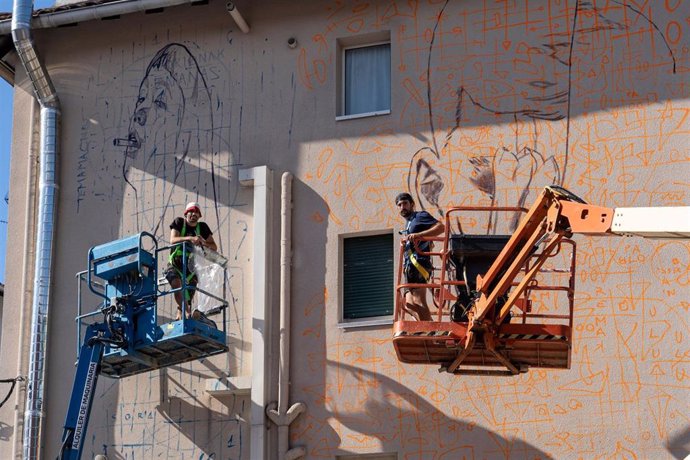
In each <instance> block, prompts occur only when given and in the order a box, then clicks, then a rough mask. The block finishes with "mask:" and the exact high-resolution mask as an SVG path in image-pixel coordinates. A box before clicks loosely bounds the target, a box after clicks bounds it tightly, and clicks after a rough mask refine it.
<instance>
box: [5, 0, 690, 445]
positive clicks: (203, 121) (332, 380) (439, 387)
mask: <svg viewBox="0 0 690 460" xmlns="http://www.w3.org/2000/svg"><path fill="white" fill-rule="evenodd" d="M596 3H597V5H596V6H597V7H598V8H594V7H592V6H591V5H590V4H589V3H585V2H577V4H578V5H580V7H579V8H578V10H577V14H576V10H575V5H576V2H575V1H574V0H573V1H570V2H563V1H556V0H551V1H548V0H543V1H538V2H529V3H523V2H507V3H506V2H503V3H495V2H491V1H488V0H485V1H475V0H472V1H462V2H460V1H455V2H453V1H451V2H448V3H447V4H446V3H443V2H428V3H427V2H424V3H419V4H417V3H410V2H395V1H393V2H370V3H349V2H348V3H346V4H342V3H341V2H335V1H334V2H299V8H297V7H296V6H295V2H282V1H274V2H261V4H260V5H259V4H257V2H245V3H240V2H238V7H239V9H240V11H241V12H242V13H243V15H244V16H245V17H246V19H247V21H248V22H249V23H250V25H251V28H252V30H251V32H250V33H249V34H246V35H244V34H242V33H240V32H239V31H238V30H237V27H236V26H235V25H234V23H233V22H232V20H231V18H230V17H229V16H228V15H227V13H226V12H225V5H224V2H217V1H211V2H209V5H202V6H194V7H191V6H184V7H177V8H170V9H166V11H165V12H164V13H160V14H149V15H144V14H136V15H129V16H126V17H123V18H121V19H119V20H111V21H100V22H94V23H89V24H81V25H79V26H77V27H70V28H61V29H53V30H45V31H36V33H35V36H36V43H37V46H38V48H39V50H40V51H41V55H42V56H43V57H44V59H45V61H46V63H47V66H48V69H49V71H50V74H51V76H52V78H53V80H54V83H55V86H56V89H57V91H58V94H59V97H60V100H61V104H62V121H61V123H62V129H61V134H62V141H61V159H60V199H59V200H60V201H59V208H58V228H57V233H56V235H57V244H56V253H55V259H54V261H55V263H54V283H53V284H54V287H53V291H52V305H51V319H50V342H49V345H48V360H49V361H48V375H47V393H46V414H47V417H46V422H47V423H46V429H45V449H46V454H47V456H48V457H51V456H54V454H55V452H56V449H57V446H58V444H59V438H60V433H61V425H62V422H63V417H64V413H65V411H66V407H67V397H68V394H69V391H70V387H71V372H72V363H73V362H74V354H73V349H74V343H73V341H74V336H73V320H72V318H73V316H74V312H75V309H76V307H75V299H76V283H75V281H74V278H73V275H74V273H76V272H77V271H80V270H82V269H84V268H85V267H84V264H85V260H86V256H85V254H86V251H87V249H88V248H89V247H90V246H92V245H94V244H99V243H102V242H105V241H108V240H111V239H114V238H117V237H119V236H120V235H123V234H126V233H129V232H133V231H142V230H147V231H154V232H155V233H156V235H157V236H158V237H160V238H162V239H164V240H165V239H166V238H167V232H168V229H167V225H168V223H169V221H170V220H171V219H172V218H173V217H174V216H176V215H179V214H180V213H181V210H182V207H183V206H184V204H185V203H186V202H187V201H190V200H192V199H195V200H198V201H200V202H201V204H202V206H203V207H204V209H205V215H204V219H205V220H206V221H207V222H208V223H209V224H210V226H211V227H212V229H213V230H214V232H215V233H216V235H217V239H220V240H221V241H222V251H223V253H224V254H226V255H227V256H228V257H229V258H230V260H231V269H230V272H231V277H230V285H231V288H232V292H233V302H231V304H232V305H233V306H234V308H233V309H231V311H230V313H231V318H230V320H229V323H228V327H229V328H230V330H231V334H230V344H231V345H230V347H231V352H230V353H228V354H227V355H225V356H220V357H216V358H213V359H210V360H208V361H204V362H197V363H193V364H188V365H184V366H177V367H173V368H170V369H166V370H165V371H160V372H154V373H151V374H144V375H140V376H137V377H133V378H129V379H125V380H122V381H120V382H116V381H111V380H107V379H102V380H101V381H100V382H99V389H98V391H99V394H98V395H97V396H96V400H95V401H96V402H95V405H94V411H93V414H92V419H91V425H90V434H89V437H88V439H87V441H86V449H85V455H86V456H89V457H90V456H91V455H93V454H96V453H107V454H108V455H109V456H112V457H113V458H119V457H124V458H158V457H163V458H208V457H210V456H214V458H219V457H223V458H243V459H249V458H253V457H252V452H250V449H249V446H250V439H249V432H250V428H251V424H252V423H253V421H251V420H250V419H249V411H250V400H249V398H248V397H246V396H235V397H222V398H215V397H212V396H210V395H208V394H207V393H206V392H205V390H204V388H205V387H204V385H205V381H206V379H207V378H214V377H219V376H221V375H242V374H244V375H248V374H249V373H251V372H252V369H251V350H252V345H251V343H250V337H251V332H252V327H255V328H263V327H265V331H266V332H267V333H271V332H275V327H276V322H277V315H278V313H277V301H276V302H274V307H273V311H272V312H271V313H270V316H271V319H273V321H272V322H271V321H269V323H268V324H266V325H256V324H252V321H251V311H252V306H253V305H252V295H251V289H250V286H251V282H252V278H251V273H252V264H253V262H254V261H252V260H251V258H250V254H251V247H252V244H253V242H252V241H251V236H250V235H251V230H252V228H253V227H252V225H253V219H254V211H255V210H253V209H252V206H251V203H252V191H251V189H250V188H246V187H242V186H240V184H239V182H238V171H239V170H240V169H242V168H247V167H253V166H257V165H267V166H268V167H270V168H271V169H272V170H273V171H275V172H277V173H278V175H279V173H282V172H283V171H290V172H292V173H293V174H294V175H295V184H294V208H293V213H294V214H293V235H294V241H293V245H294V247H293V256H294V259H293V274H292V289H293V290H292V296H291V302H292V311H293V318H292V327H291V332H292V352H291V360H292V365H293V368H292V378H291V390H290V391H291V393H290V394H291V400H292V401H302V402H305V403H306V405H307V407H308V409H307V412H306V414H303V415H301V416H300V417H299V418H298V420H297V423H296V424H295V425H294V426H293V430H292V434H291V443H292V444H293V445H303V446H305V447H306V449H307V452H308V455H307V456H308V458H334V457H335V456H336V455H343V454H346V453H373V452H397V453H398V455H399V458H419V459H422V458H436V459H451V458H535V457H541V458H546V457H553V458H609V457H625V458H632V457H639V458H673V457H675V458H679V457H680V458H682V457H683V456H685V455H686V454H687V453H688V452H689V451H690V447H689V446H688V444H689V443H690V435H689V434H688V433H689V422H688V418H687V413H688V412H689V411H688V409H689V408H688V400H689V399H688V389H689V387H690V384H689V378H688V373H689V372H690V370H689V366H690V363H689V358H688V353H690V350H689V349H688V345H687V340H686V336H687V334H688V333H690V331H689V330H688V319H687V318H688V317H687V297H688V293H689V290H688V273H689V270H690V268H689V263H690V246H688V244H687V243H677V242H652V241H645V240H640V239H622V238H621V239H603V238H584V237H579V238H577V241H578V243H579V254H578V278H577V288H578V290H577V294H576V303H575V306H576V307H575V324H576V328H575V329H576V330H575V333H574V343H573V363H572V369H570V370H568V371H548V370H533V371H531V372H529V373H527V374H523V375H520V376H518V377H513V378H496V377H456V376H451V375H447V374H439V373H438V372H437V370H436V368H434V367H422V366H409V365H402V364H400V363H398V362H397V360H396V358H395V352H394V350H393V347H392V345H391V342H390V336H391V332H390V327H389V326H379V327H360V328H342V327H339V326H338V325H339V323H341V322H342V318H341V316H342V313H341V309H340V296H341V294H342V293H341V288H340V286H339V279H340V262H339V251H340V248H339V241H340V238H341V237H342V235H349V234H356V233H360V232H379V231H391V230H392V229H398V228H399V227H401V226H402V223H401V219H400V218H399V217H398V216H397V214H396V210H395V208H394V205H393V203H392V199H393V197H394V196H395V194H396V193H397V192H398V191H400V190H407V189H408V188H409V189H410V192H412V193H414V194H415V197H417V199H418V202H419V204H420V206H424V207H425V208H426V209H428V210H430V211H432V212H437V211H438V209H439V208H442V207H445V206H448V205H450V204H477V203H484V204H488V203H489V202H490V201H491V198H489V195H488V192H491V193H492V196H493V197H494V199H495V202H496V203H497V204H499V205H515V204H517V203H518V202H519V200H520V199H521V198H522V199H523V200H524V201H525V204H527V205H528V204H529V203H530V200H531V199H533V198H534V197H535V193H536V192H537V191H538V190H539V189H540V188H541V187H543V186H544V185H547V184H550V183H552V182H554V181H555V182H558V183H560V184H562V185H564V186H565V187H567V188H569V189H571V190H572V191H573V192H575V193H577V194H578V195H580V196H582V197H583V198H585V199H586V200H588V201H590V202H593V203H598V204H602V205H607V206H648V205H655V206H662V205H682V204H685V205H687V204H689V201H688V185H687V180H686V176H687V171H688V168H689V167H690V164H689V163H690V160H689V158H690V152H689V151H688V147H687V145H688V133H689V131H690V129H689V126H690V125H688V120H687V114H688V111H689V110H690V108H689V106H690V89H688V85H687V79H688V65H689V60H690V55H689V51H688V46H687V43H688V40H687V37H688V36H690V29H689V26H688V23H687V21H683V20H681V19H679V18H684V17H687V16H688V15H690V5H688V4H685V3H683V2H680V3H677V5H673V4H668V3H669V2H667V3H666V4H662V3H660V2H659V3H658V4H657V3H654V4H653V5H652V4H646V5H644V6H643V7H634V6H633V5H628V4H623V3H618V2H608V3H606V4H604V2H596ZM640 8H641V11H640ZM574 22H575V27H573V23H574ZM382 30H386V31H390V36H391V48H392V53H391V54H392V63H391V65H392V70H393V72H392V75H393V76H392V108H391V114H390V115H384V116H379V117H370V118H363V119H355V120H347V121H336V120H335V115H336V93H337V88H336V82H337V79H336V75H335V68H336V59H337V58H338V56H337V49H336V40H337V39H339V38H345V37H350V36H355V35H360V34H365V33H372V32H379V31H382ZM572 30H575V33H571V31H572ZM289 37H296V38H297V40H298V43H299V46H298V47H297V48H295V49H290V48H288V47H287V44H286V41H287V39H288V38H289ZM157 53H159V54H157ZM156 56H158V57H160V58H162V59H163V60H165V61H166V62H167V64H170V65H171V68H173V69H174V70H173V71H172V72H167V74H166V73H165V72H160V73H158V74H156V72H155V71H154V72H153V74H152V73H151V72H149V81H152V80H153V79H154V78H159V79H161V80H160V82H162V83H160V85H159V86H156V85H152V86H151V89H152V90H160V88H161V87H162V86H161V85H165V84H169V85H170V88H171V89H169V90H168V91H167V92H166V94H168V95H173V94H174V93H176V94H177V96H171V98H170V99H169V100H167V101H166V104H167V107H166V108H165V109H163V108H160V107H159V109H151V111H149V114H148V118H147V121H146V123H144V124H143V125H145V129H140V131H139V135H140V136H146V137H145V140H146V142H145V145H144V147H143V148H142V149H141V150H139V151H138V152H136V153H134V152H130V155H129V156H127V155H126V152H125V149H124V148H123V147H117V146H115V145H114V144H113V141H114V140H115V139H119V138H126V137H127V135H128V133H129V132H130V124H131V121H130V119H131V117H132V114H133V112H134V110H135V105H136V103H137V99H138V97H139V90H140V84H141V82H142V80H144V79H145V77H146V73H147V67H148V66H149V64H150V63H151V62H152V61H153V60H155V57H156ZM568 62H571V63H572V64H571V65H570V66H569V65H568ZM167 64H166V65H167ZM197 68H198V70H197ZM171 74H172V75H173V76H174V79H175V80H177V82H178V83H179V87H178V86H177V85H175V84H174V83H173V82H171V80H170V75H171ZM200 75H201V76H203V79H201V78H200ZM17 77H18V78H17V90H16V92H17V93H16V94H17V97H16V105H15V128H14V129H15V131H14V138H15V142H14V144H13V159H12V183H11V187H12V188H11V199H10V203H11V206H12V209H11V212H10V219H13V222H12V225H13V226H14V225H16V222H18V221H21V224H20V225H24V222H26V223H28V224H31V222H32V218H31V215H29V216H27V215H26V213H25V209H26V206H27V204H28V205H29V208H31V203H33V201H32V200H31V199H27V198H26V196H27V193H29V190H28V189H27V185H26V184H27V182H28V181H27V179H26V177H27V174H28V171H29V170H30V169H31V165H32V161H31V160H30V157H29V156H28V153H27V152H32V151H34V150H32V148H31V135H32V134H33V131H32V130H35V129H36V128H35V126H34V125H33V124H32V117H33V116H35V113H34V112H33V111H32V110H31V106H30V100H29V97H28V95H27V93H26V92H27V91H29V85H28V82H27V81H26V79H25V78H24V76H23V74H22V73H21V71H19V72H18V76H17ZM427 82H428V83H429V84H428V85H427ZM155 93H156V91H154V92H153V93H151V94H153V97H154V98H155V97H156V96H157V94H155ZM151 94H147V95H145V96H147V97H149V98H151ZM460 94H462V98H460V97H459V95H460ZM183 100H184V102H185V104H184V107H182V106H181V105H180V101H183ZM149 101H150V100H149V99H147V98H146V97H144V99H143V100H142V102H141V103H142V104H143V103H147V102H149ZM166 111H167V113H164V112H166ZM142 138H143V137H142ZM181 164H182V165H183V166H181V167H180V165H181ZM492 165H493V168H494V169H493V176H494V177H495V187H494V189H493V190H489V185H490V184H491V183H492V182H493V181H491V180H486V178H487V177H489V176H487V175H488V174H490V173H491V172H492V169H491V168H492ZM178 168H179V169H178ZM125 178H126V179H127V180H125ZM418 183H425V184H428V185H427V186H426V187H421V186H420V187H416V186H414V184H418ZM408 184H412V185H408ZM487 184H489V185H487ZM276 185H277V184H276ZM277 189H278V187H277V186H276V190H277ZM274 198H275V199H276V201H277V199H278V195H277V194H275V196H274ZM272 222H273V225H274V226H277V225H278V222H279V221H278V215H277V214H275V215H274V218H273V221H272ZM28 228H31V225H29V227H28ZM276 235H277V233H276ZM27 238H28V239H27ZM31 239H32V238H31V233H28V236H27V235H23V234H22V235H17V234H10V235H9V241H8V254H7V256H8V259H9V260H13V261H14V263H13V264H9V263H8V272H7V287H6V295H7V301H6V304H7V305H24V307H23V309H24V311H25V312H26V311H28V308H29V306H28V305H27V301H26V300H23V299H24V297H27V298H28V299H30V296H27V295H26V294H25V291H27V290H30V289H31V283H30V281H27V276H29V277H30V275H31V273H32V271H31V270H30V268H29V269H27V274H26V275H25V274H23V273H21V272H20V267H23V266H24V265H23V261H24V255H25V254H26V253H27V251H29V252H28V254H30V245H29V247H25V240H26V241H29V242H30V241H31ZM273 244H274V245H275V251H274V252H273V253H272V255H271V257H272V259H271V260H272V261H273V262H274V263H273V267H274V271H273V273H272V275H273V279H275V280H277V271H276V270H277V267H278V259H277V244H278V239H277V237H274V238H273ZM29 262H30V261H29ZM28 266H29V267H31V264H30V263H29V265H28ZM12 267H14V268H15V269H14V270H12ZM29 280H30V278H29ZM271 289H272V292H273V294H274V297H275V294H277V282H275V283H273V285H272V286H271ZM275 298H277V297H275ZM20 311H21V309H20V308H17V309H7V308H6V309H5V311H4V314H3V334H2V344H0V346H1V347H2V355H3V359H2V363H0V369H1V370H2V372H3V375H4V374H5V373H7V374H9V375H14V373H16V370H17V366H18V364H17V363H18V362H19V358H18V356H24V355H23V354H22V347H26V344H24V345H22V344H20V343H19V337H20V334H19V332H18V331H19V330H21V328H22V327H24V328H26V327H28V326H27V325H26V321H27V320H26V317H27V314H26V313H25V314H24V316H23V317H21V316H20ZM22 318H24V319H23V320H22ZM22 321H23V322H22ZM8 324H12V325H15V324H20V325H21V327H19V328H16V327H14V326H12V327H11V328H9V327H8V326H7V325H8ZM270 344H271V345H274V343H273V342H270ZM25 352H26V350H25V349H24V350H23V353H25ZM272 353H273V355H269V359H270V358H272V357H274V354H275V349H273V351H272ZM267 379H268V380H269V381H273V379H274V375H269V376H267ZM270 393H272V395H271V396H269V400H271V399H275V394H276V389H275V388H273V389H272V390H271V391H270ZM13 410H14V408H6V407H4V408H2V409H0V417H1V418H0V422H2V426H3V428H2V433H3V436H2V437H0V457H2V458H7V457H8V456H9V455H11V452H12V446H13V445H14V442H15V441H16V439H13V438H12V436H11V433H12V432H13V430H14V429H15V420H14V412H13ZM18 411H19V413H20V414H21V412H22V408H21V407H20V408H18ZM267 426H270V424H268V425H267ZM274 431H275V430H274V429H270V430H269V433H268V435H269V438H271V437H272V436H274V435H273V433H274ZM20 432H21V430H20ZM6 433H8V434H6ZM271 439H273V440H274V439H275V438H274V437H273V438H271Z"/></svg>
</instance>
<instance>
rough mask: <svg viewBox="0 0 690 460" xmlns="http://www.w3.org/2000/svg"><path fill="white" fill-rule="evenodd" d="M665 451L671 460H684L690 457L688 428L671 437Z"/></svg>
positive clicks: (689, 433) (689, 429)
mask: <svg viewBox="0 0 690 460" xmlns="http://www.w3.org/2000/svg"><path fill="white" fill-rule="evenodd" d="M666 449H667V450H668V451H669V453H670V454H671V455H673V458H676V459H678V460H686V459H687V458H688V457H690V426H688V427H686V428H685V430H683V431H682V432H680V433H678V434H676V435H674V436H671V439H669V441H668V443H667V444H666Z"/></svg>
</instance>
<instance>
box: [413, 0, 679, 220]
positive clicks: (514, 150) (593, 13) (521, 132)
mask: <svg viewBox="0 0 690 460" xmlns="http://www.w3.org/2000/svg"><path fill="white" fill-rule="evenodd" d="M449 2H450V1H449V0H447V1H446V2H445V4H444V5H443V7H442V8H441V11H440V13H439V14H438V19H437V21H436V23H435V24H434V26H433V31H432V33H431V35H430V43H429V50H428V53H429V57H430V60H429V66H428V67H427V78H426V85H427V100H426V104H427V106H428V110H429V132H430V133H431V140H432V142H433V144H432V145H430V146H427V147H423V148H421V149H419V150H418V151H417V152H415V154H414V155H413V158H412V161H411V163H410V171H409V175H408V189H409V191H410V192H414V194H415V196H416V197H417V201H418V202H419V203H420V205H421V207H422V208H424V209H430V210H435V211H436V212H437V213H438V214H442V207H443V204H442V202H440V201H439V200H440V196H441V193H442V191H443V188H444V183H446V182H450V181H452V180H453V179H452V178H449V177H448V173H447V172H445V173H444V171H443V170H442V169H443V168H442V167H441V166H440V165H439V166H436V167H434V166H432V165H433V164H437V165H438V164H439V162H440V161H439V160H441V155H442V154H443V153H444V152H448V150H449V149H450V150H453V147H452V144H455V147H456V148H458V149H459V150H460V152H459V153H460V154H461V155H463V154H464V155H466V166H464V167H463V168H462V170H463V172H464V174H463V176H464V178H465V179H466V180H469V182H470V183H471V184H472V186H473V188H474V189H476V190H477V191H479V192H481V193H482V195H485V196H486V197H487V198H488V200H489V203H488V204H490V205H503V206H520V207H525V206H529V205H530V202H529V201H528V197H529V196H530V192H531V191H533V190H535V189H538V188H541V187H543V186H545V185H550V184H556V185H561V186H562V185H564V181H565V179H567V178H568V161H569V148H570V140H571V139H570V138H571V134H570V129H571V105H573V104H575V105H577V102H574V101H573V98H578V97H580V95H581V91H578V89H577V87H573V85H574V82H575V84H576V85H577V80H579V79H581V78H582V77H581V75H582V73H583V72H586V71H587V67H589V66H591V67H592V68H593V67H594V66H593V65H592V64H590V63H589V62H588V61H589V60H591V57H592V53H593V52H594V51H596V50H597V49H598V48H599V47H600V46H601V45H602V43H601V42H608V41H609V40H611V39H612V36H613V35H614V34H624V33H628V32H629V31H631V29H633V28H635V26H637V27H640V26H642V27H645V26H649V28H650V29H651V30H652V32H653V33H652V36H651V39H652V41H653V40H654V39H656V40H658V41H659V42H661V43H663V44H664V46H665V48H666V50H667V51H668V54H667V55H664V53H663V52H660V54H659V56H658V59H659V61H660V62H661V63H664V61H666V64H667V69H666V70H667V72H668V73H673V74H675V73H676V62H675V56H674V55H673V50H672V49H671V48H670V47H669V45H668V42H667V41H666V39H665V37H664V35H663V33H661V31H660V30H659V27H658V26H657V25H656V24H655V23H654V22H653V21H652V20H650V19H649V18H648V17H647V16H646V15H645V14H644V13H643V12H642V11H640V10H638V9H637V8H634V7H633V6H631V5H626V4H624V3H622V2H618V1H613V2H611V4H613V5H614V6H611V4H608V5H606V7H605V8H601V7H598V6H597V5H596V4H595V3H593V2H588V1H582V0H576V1H575V2H574V5H573V4H572V2H571V3H570V4H568V2H563V3H562V4H561V6H560V7H559V6H558V5H557V4H555V5H554V7H555V8H557V9H560V11H559V12H558V13H557V14H556V15H554V19H556V20H557V21H561V22H560V26H561V27H557V28H551V29H550V30H549V31H548V32H549V33H543V32H542V30H540V29H541V28H539V27H535V28H534V30H533V29H528V32H527V35H526V36H522V37H520V38H521V41H520V42H519V43H517V44H513V41H512V40H511V39H510V38H509V36H508V34H506V35H505V36H504V40H503V41H502V42H501V47H502V48H503V49H504V50H505V52H506V56H508V57H511V56H516V57H511V58H510V59H506V60H504V61H498V60H494V61H493V66H492V68H491V70H489V69H488V68H485V65H484V63H482V62H480V61H479V60H476V62H474V64H475V65H474V67H473V68H472V72H474V73H475V75H473V76H472V77H471V78H468V79H467V81H464V79H461V81H458V82H457V85H458V86H457V87H456V89H455V94H456V96H455V99H454V105H455V120H454V122H453V123H452V125H451V126H449V127H448V128H447V129H446V130H445V132H439V131H438V130H437V129H436V127H435V125H434V120H435V118H436V117H435V115H434V111H435V109H436V107H435V105H436V104H435V103H434V100H432V98H431V94H433V90H432V88H431V85H432V84H433V83H435V82H433V81H432V77H431V71H432V69H431V58H432V56H433V55H434V53H435V52H436V51H435V49H434V45H435V41H436V40H435V38H436V32H437V30H438V29H439V27H440V25H441V23H442V22H448V21H452V19H450V18H447V17H446V14H445V10H446V7H447V6H448V4H449ZM601 3H603V2H601ZM506 5H507V4H506ZM557 11H558V10H557ZM550 12H551V11H550ZM543 15H544V8H543V7H542V6H541V5H533V6H532V7H530V6H527V7H525V8H522V9H518V8H515V9H513V10H512V11H510V12H509V13H508V12H506V14H505V17H503V18H500V17H499V18H494V20H493V23H494V27H495V29H498V30H500V29H504V28H512V27H515V25H520V24H522V23H523V22H522V21H525V23H529V22H530V21H532V22H535V23H536V21H539V20H540V19H541V18H543ZM549 19H551V18H549ZM568 21H570V24H568ZM504 22H505V24H504ZM511 23H512V24H511ZM495 43H496V42H494V43H493V44H495ZM493 44H492V45H493ZM441 46H443V45H441ZM482 48H486V47H485V46H483V47H482ZM513 51H514V52H515V55H513V54H512V53H513ZM482 54H483V53H482ZM498 59H501V58H498ZM467 65H468V64H465V67H467ZM574 74H575V75H574ZM462 75H463V76H464V75H466V74H465V72H462ZM588 76H589V75H588ZM487 77H488V78H487ZM630 83H631V86H630V89H631V90H632V89H634V86H635V82H634V81H631V82H630ZM449 96H451V95H450V94H449ZM452 101H453V99H451V97H449V101H448V102H444V103H442V104H443V105H447V104H448V103H449V102H452ZM437 102H438V101H437ZM631 102H633V101H632V100H631ZM478 112H480V113H479V114H478ZM483 115H485V116H488V117H490V118H492V119H493V120H492V122H493V123H506V124H509V125H510V126H511V127H512V128H513V130H514V134H513V136H512V139H510V138H508V140H512V143H508V142H506V143H505V144H504V145H494V146H493V152H490V153H489V154H482V153H481V152H479V153H477V152H472V151H471V150H469V151H466V150H464V149H463V146H462V142H461V141H459V140H457V139H454V135H455V134H456V133H457V131H458V130H459V129H461V128H462V127H463V124H465V123H467V122H468V120H467V119H468V118H470V120H469V122H470V123H471V118H472V117H476V118H480V119H481V118H482V116H483ZM560 120H563V124H564V126H563V127H562V128H561V129H562V130H563V131H564V133H563V137H564V139H563V141H562V142H560V143H559V145H558V148H556V149H553V147H552V148H551V149H543V147H542V145H540V143H539V138H540V134H541V131H542V129H543V125H544V124H545V123H541V122H540V121H546V122H556V121H560ZM457 134H459V133H457ZM446 155H448V153H446ZM497 175H498V176H501V177H500V179H502V180H500V179H499V181H498V183H499V186H502V187H503V188H504V189H505V188H506V187H510V188H512V189H513V190H514V191H513V193H507V194H506V196H505V197H503V196H501V195H499V194H497V189H496V187H497ZM444 176H445V179H444ZM569 182H570V181H568V183H569ZM502 183H503V184H502ZM506 183H507V184H508V185H505V184H506ZM533 196H534V195H532V197H533ZM446 200H448V197H446ZM518 218H519V213H518V214H516V215H515V216H514V217H513V219H512V222H511V225H510V228H513V229H514V228H515V227H516V226H517V220H518ZM493 219H496V217H495V216H494V217H493ZM491 228H496V225H492V226H491Z"/></svg>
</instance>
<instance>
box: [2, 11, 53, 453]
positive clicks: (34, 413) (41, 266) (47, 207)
mask: <svg viewBox="0 0 690 460" xmlns="http://www.w3.org/2000/svg"><path fill="white" fill-rule="evenodd" d="M32 12H33V2H32V1H31V0H14V5H13V10H12V40H13V42H14V47H15V49H16V50H17V54H18V55H19V59H20V61H21V62H22V65H23V66H24V69H25V70H26V73H27V75H28V77H29V79H30V80H31V83H32V85H33V87H34V92H35V95H36V99H37V100H38V103H39V104H40V106H41V143H40V157H39V162H40V173H39V203H38V224H37V229H36V261H35V265H34V266H35V269H34V288H33V300H32V307H31V309H32V313H31V336H30V340H31V352H30V355H29V369H28V371H29V372H28V379H27V380H28V381H27V387H26V395H27V396H26V398H27V399H26V407H25V412H24V439H23V445H24V455H23V458H24V459H36V458H38V457H39V453H40V446H41V443H40V439H41V425H42V422H43V416H44V413H43V396H44V388H45V361H46V354H45V350H46V343H47V334H48V307H49V305H50V302H49V301H50V284H51V269H52V258H53V243H54V238H55V234H54V230H55V214H56V213H55V210H56V206H57V201H56V196H57V187H58V186H57V174H56V169H57V168H56V166H57V154H58V151H57V145H58V136H57V131H58V128H57V126H58V120H59V117H60V109H59V101H58V98H57V94H56V92H55V88H54V87H53V84H52V82H51V80H50V77H49V76H48V72H47V71H46V70H45V68H44V66H43V63H42V62H41V61H40V59H39V58H38V55H37V54H36V50H35V48H34V44H33V38H32V36H31V15H32Z"/></svg>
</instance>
